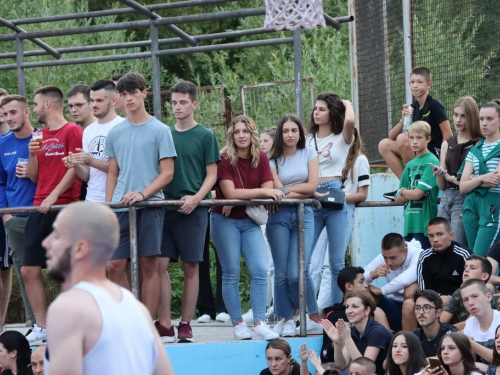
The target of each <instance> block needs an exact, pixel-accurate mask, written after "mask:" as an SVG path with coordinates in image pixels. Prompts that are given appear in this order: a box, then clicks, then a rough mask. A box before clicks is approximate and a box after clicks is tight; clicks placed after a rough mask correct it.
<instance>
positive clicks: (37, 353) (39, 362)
mask: <svg viewBox="0 0 500 375" xmlns="http://www.w3.org/2000/svg"><path fill="white" fill-rule="evenodd" d="M45 348H46V346H45V345H40V346H37V347H36V348H35V350H33V352H32V353H31V371H33V375H43V354H44V353H45Z"/></svg>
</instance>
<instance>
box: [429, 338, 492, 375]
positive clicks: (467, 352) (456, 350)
mask: <svg viewBox="0 0 500 375" xmlns="http://www.w3.org/2000/svg"><path fill="white" fill-rule="evenodd" d="M439 347H440V350H439V351H438V358H439V361H440V362H441V366H440V367H437V368H435V369H431V368H430V367H426V368H425V371H424V375H427V374H429V375H430V374H449V375H481V374H482V373H480V372H478V371H479V369H478V368H477V367H476V363H475V362H474V353H473V352H472V350H471V346H470V341H469V340H468V339H467V336H465V335H464V334H462V333H460V332H450V333H448V334H447V335H446V336H444V337H443V339H442V340H441V342H440V343H439Z"/></svg>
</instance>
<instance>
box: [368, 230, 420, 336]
mask: <svg viewBox="0 0 500 375" xmlns="http://www.w3.org/2000/svg"><path fill="white" fill-rule="evenodd" d="M381 247H382V254H379V255H377V257H376V258H375V259H374V260H373V261H372V262H371V263H370V264H368V265H367V266H366V267H365V280H366V283H367V284H371V283H372V282H373V281H374V280H376V279H378V278H379V277H385V278H386V279H387V284H386V285H384V286H383V287H382V288H377V287H376V286H374V285H370V292H371V293H372V294H373V295H374V296H375V300H378V307H380V308H381V309H382V310H383V311H384V312H385V314H386V315H387V318H388V319H389V324H390V325H391V328H392V330H394V331H396V332H397V331H400V330H401V327H403V329H405V330H406V329H407V327H406V325H405V322H404V321H403V322H401V318H402V308H403V302H404V300H405V299H408V298H411V296H412V295H413V293H415V291H417V289H418V286H417V262H418V257H419V255H420V252H421V251H422V247H421V246H420V243H419V242H418V241H416V240H412V241H411V242H407V243H405V240H404V239H403V236H401V235H400V234H398V233H389V234H386V235H385V236H384V238H383V239H382V244H381Z"/></svg>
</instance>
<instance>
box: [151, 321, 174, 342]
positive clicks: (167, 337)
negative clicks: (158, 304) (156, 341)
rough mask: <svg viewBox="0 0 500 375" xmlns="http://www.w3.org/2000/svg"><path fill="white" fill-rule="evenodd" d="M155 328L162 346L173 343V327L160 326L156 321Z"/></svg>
mask: <svg viewBox="0 0 500 375" xmlns="http://www.w3.org/2000/svg"><path fill="white" fill-rule="evenodd" d="M155 327H156V330H157V331H158V333H159V334H160V339H161V342H162V344H169V343H172V342H175V330H174V326H171V327H170V328H167V327H165V326H164V325H162V324H160V322H159V321H158V320H157V321H155Z"/></svg>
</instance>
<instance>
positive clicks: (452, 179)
mask: <svg viewBox="0 0 500 375" xmlns="http://www.w3.org/2000/svg"><path fill="white" fill-rule="evenodd" d="M456 179H457V177H456V176H451V183H452V184H454V183H455V180H456Z"/></svg>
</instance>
